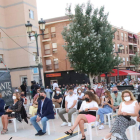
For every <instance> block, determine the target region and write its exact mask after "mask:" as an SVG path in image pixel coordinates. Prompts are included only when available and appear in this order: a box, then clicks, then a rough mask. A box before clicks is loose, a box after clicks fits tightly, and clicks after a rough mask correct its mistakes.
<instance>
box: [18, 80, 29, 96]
mask: <svg viewBox="0 0 140 140" xmlns="http://www.w3.org/2000/svg"><path fill="white" fill-rule="evenodd" d="M20 88H21V91H23V92H24V95H25V97H26V89H27V85H26V82H23V84H22V85H21V86H20Z"/></svg>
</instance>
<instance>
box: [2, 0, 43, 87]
mask: <svg viewBox="0 0 140 140" xmlns="http://www.w3.org/2000/svg"><path fill="white" fill-rule="evenodd" d="M27 21H30V22H31V23H32V24H33V33H35V32H39V27H38V17H37V7H36V0H30V1H29V0H0V57H1V58H2V59H3V61H4V63H5V65H6V67H7V68H8V69H9V70H10V74H11V80H12V87H13V88H14V87H19V86H20V85H21V84H22V82H23V81H24V79H26V78H27V79H26V81H27V85H28V86H31V81H33V80H36V81H37V82H38V81H39V76H38V75H39V74H38V68H37V64H36V62H35V55H36V52H37V51H36V43H35V38H34V37H32V38H31V39H29V37H28V34H27V31H26V27H25V24H26V23H27ZM39 50H40V56H41V49H40V39H39ZM5 65H4V64H3V63H0V71H5V70H6V67H5ZM42 77H43V69H42Z"/></svg>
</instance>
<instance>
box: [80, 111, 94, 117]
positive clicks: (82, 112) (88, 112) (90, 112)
mask: <svg viewBox="0 0 140 140" xmlns="http://www.w3.org/2000/svg"><path fill="white" fill-rule="evenodd" d="M79 114H86V115H88V114H89V115H92V116H95V117H96V111H84V110H83V111H81V112H79Z"/></svg>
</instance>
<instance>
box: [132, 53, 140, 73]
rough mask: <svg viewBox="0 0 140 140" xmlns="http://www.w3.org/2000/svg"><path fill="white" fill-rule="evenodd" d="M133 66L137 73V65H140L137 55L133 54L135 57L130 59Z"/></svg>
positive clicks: (139, 57) (139, 56)
mask: <svg viewBox="0 0 140 140" xmlns="http://www.w3.org/2000/svg"><path fill="white" fill-rule="evenodd" d="M130 63H132V64H133V65H135V69H136V71H138V68H139V65H140V55H138V53H136V54H135V56H133V57H132V60H131V61H130Z"/></svg>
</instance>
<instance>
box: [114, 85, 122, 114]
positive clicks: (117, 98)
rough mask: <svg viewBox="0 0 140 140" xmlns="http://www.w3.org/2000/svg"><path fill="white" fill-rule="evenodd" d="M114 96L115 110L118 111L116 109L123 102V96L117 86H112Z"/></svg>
mask: <svg viewBox="0 0 140 140" xmlns="http://www.w3.org/2000/svg"><path fill="white" fill-rule="evenodd" d="M112 92H113V93H112V94H111V96H112V98H113V101H114V105H113V111H116V109H119V106H120V104H121V102H122V97H121V93H120V92H118V88H117V87H113V88H112Z"/></svg>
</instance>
